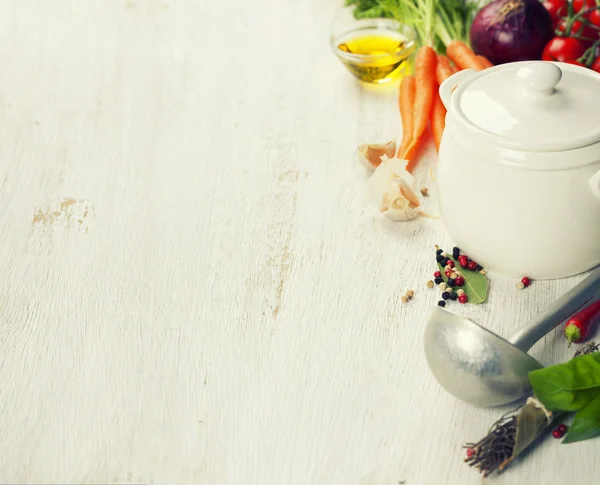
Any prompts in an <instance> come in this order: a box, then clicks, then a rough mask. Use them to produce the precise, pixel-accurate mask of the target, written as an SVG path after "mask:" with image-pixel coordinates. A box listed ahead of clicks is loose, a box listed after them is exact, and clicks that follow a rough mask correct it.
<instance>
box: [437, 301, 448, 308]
mask: <svg viewBox="0 0 600 485" xmlns="http://www.w3.org/2000/svg"><path fill="white" fill-rule="evenodd" d="M438 306H441V307H445V306H446V302H445V301H444V300H440V301H438Z"/></svg>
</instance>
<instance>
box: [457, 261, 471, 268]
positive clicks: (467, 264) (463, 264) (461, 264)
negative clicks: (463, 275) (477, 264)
mask: <svg viewBox="0 0 600 485" xmlns="http://www.w3.org/2000/svg"><path fill="white" fill-rule="evenodd" d="M459 264H460V267H461V268H462V269H467V268H468V267H469V263H467V262H466V261H459Z"/></svg>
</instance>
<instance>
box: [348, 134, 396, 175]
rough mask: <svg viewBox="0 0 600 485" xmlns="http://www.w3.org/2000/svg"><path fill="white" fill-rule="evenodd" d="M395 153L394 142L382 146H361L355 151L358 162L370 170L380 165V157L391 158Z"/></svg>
mask: <svg viewBox="0 0 600 485" xmlns="http://www.w3.org/2000/svg"><path fill="white" fill-rule="evenodd" d="M395 153H396V140H392V141H389V142H387V143H383V144H373V145H368V144H363V145H358V147H357V149H356V158H358V161H359V162H360V163H361V164H362V165H364V166H365V167H367V168H368V169H370V170H375V169H376V168H377V167H378V166H379V165H381V157H383V156H387V157H393V156H394V154H395Z"/></svg>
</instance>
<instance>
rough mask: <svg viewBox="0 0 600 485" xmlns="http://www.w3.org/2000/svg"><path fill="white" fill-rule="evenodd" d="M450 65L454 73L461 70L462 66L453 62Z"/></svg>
mask: <svg viewBox="0 0 600 485" xmlns="http://www.w3.org/2000/svg"><path fill="white" fill-rule="evenodd" d="M450 67H451V68H452V74H454V73H455V72H458V71H460V68H459V67H458V66H457V65H456V64H452V65H451V66H450Z"/></svg>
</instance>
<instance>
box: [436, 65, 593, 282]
mask: <svg viewBox="0 0 600 485" xmlns="http://www.w3.org/2000/svg"><path fill="white" fill-rule="evenodd" d="M455 87H456V89H454V88H455ZM440 97H441V98H442V101H443V103H444V105H445V106H446V108H447V110H448V114H447V116H446V128H445V130H444V135H443V137H442V142H441V146H440V151H439V165H438V175H437V184H438V194H439V204H440V214H441V217H442V220H443V222H444V225H445V226H446V229H447V231H448V233H449V234H450V236H451V237H452V238H453V239H454V241H455V242H456V245H457V246H459V247H460V248H461V249H462V250H463V251H464V252H465V253H467V254H468V255H469V256H470V257H471V258H472V259H474V260H475V261H477V262H478V263H479V264H481V265H482V266H484V267H486V268H488V269H490V270H492V271H494V272H498V273H500V274H503V275H506V276H511V277H518V278H521V277H523V276H529V277H531V278H536V279H554V278H562V277H567V276H571V275H574V274H578V273H581V272H584V271H586V270H589V269H591V268H593V267H595V266H597V265H598V264H600V74H598V73H595V72H593V71H591V70H589V69H585V68H583V67H581V66H575V65H571V64H564V63H558V62H556V63H555V62H544V61H528V62H515V63H510V64H503V65H499V66H496V67H492V68H489V69H486V70H484V71H480V72H477V73H476V72H475V71H472V70H464V71H459V72H458V73H456V74H454V75H453V76H451V77H450V78H449V79H447V80H446V81H445V82H444V83H443V84H442V85H441V86H440ZM599 290H600V288H599Z"/></svg>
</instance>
